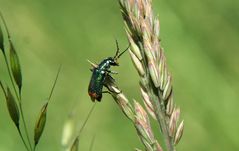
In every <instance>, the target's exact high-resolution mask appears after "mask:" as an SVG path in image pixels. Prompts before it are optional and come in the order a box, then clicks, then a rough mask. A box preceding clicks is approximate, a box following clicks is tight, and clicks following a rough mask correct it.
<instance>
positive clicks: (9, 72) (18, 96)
mask: <svg viewBox="0 0 239 151" xmlns="http://www.w3.org/2000/svg"><path fill="white" fill-rule="evenodd" d="M0 16H1V19H2V21H3V24H4V27H5V29H6V32H7V37H8V41H9V43H10V45H11V44H12V41H11V37H10V33H9V30H8V28H7V24H6V21H5V19H4V17H3V15H2V12H1V11H0ZM3 56H4V60H5V63H6V66H7V71H8V74H9V77H10V81H11V84H12V87H13V90H14V92H15V95H16V97H17V100H18V105H19V110H20V115H21V117H22V121H23V127H24V131H25V135H26V137H27V142H28V145H29V146H30V150H31V151H32V145H31V141H30V138H29V133H28V130H27V127H26V121H25V117H24V114H23V109H22V100H21V89H19V93H17V90H16V87H15V84H14V81H13V77H12V74H11V71H10V66H9V63H8V60H7V56H6V53H5V51H3ZM18 132H19V135H20V136H21V139H22V141H23V143H24V146H25V147H26V149H27V150H29V149H28V147H27V146H26V143H25V140H24V138H23V137H22V133H21V130H20V129H19V128H18Z"/></svg>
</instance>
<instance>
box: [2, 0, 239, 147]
mask: <svg viewBox="0 0 239 151" xmlns="http://www.w3.org/2000/svg"><path fill="white" fill-rule="evenodd" d="M238 9H239V1H236V0H234V1H233V0H228V1H225V0H214V1H207V0H193V1H187V0H181V1H173V0H157V1H156V0H154V11H155V12H156V13H157V14H159V18H160V23H161V25H160V26H161V39H162V45H163V47H164V49H165V53H166V57H167V63H168V66H169V69H170V71H171V73H172V75H173V80H174V94H175V96H174V98H175V101H176V104H177V105H178V106H180V107H181V112H182V116H181V117H182V118H183V119H184V120H185V133H184V136H183V139H182V141H181V142H180V144H179V145H178V146H177V149H178V150H179V151H180V150H181V151H191V150H194V151H201V150H211V151H224V150H232V151H235V150H239V137H238V134H239V130H238V128H239V120H238V117H239V112H238V106H239V101H238V98H239V93H238V91H239V81H238V76H239V68H238V65H239V59H238V56H239V51H238V48H239V11H238ZM0 10H1V11H2V12H3V14H4V16H5V19H6V21H7V24H8V27H9V30H10V33H11V35H12V40H13V42H14V44H15V46H16V48H17V51H18V54H19V57H20V61H21V66H22V69H23V82H24V83H23V101H24V104H23V108H24V112H25V115H26V118H27V121H28V129H29V130H30V133H31V136H32V133H33V128H34V124H35V119H36V118H37V116H38V112H39V110H40V108H41V106H42V105H43V103H44V102H45V99H46V98H47V96H48V95H49V92H50V87H51V86H52V83H53V80H54V78H55V75H56V72H57V68H58V66H59V64H62V65H63V66H62V71H61V74H60V77H59V81H58V83H57V86H56V89H55V93H54V95H53V97H52V102H51V103H50V106H49V110H48V119H47V125H46V129H45V132H44V134H43V136H42V139H41V141H40V143H39V146H38V147H39V148H38V150H39V151H40V150H46V151H51V150H63V149H62V147H61V135H62V127H63V124H64V122H65V120H66V118H67V115H68V114H69V112H70V111H71V110H72V109H74V110H75V111H76V115H77V120H78V122H79V125H81V124H82V122H83V120H84V119H85V117H86V115H87V113H88V111H89V110H90V108H91V106H92V102H91V101H90V98H89V97H88V95H87V87H88V82H89V79H90V76H91V72H90V70H89V68H90V65H89V63H88V62H87V61H86V60H87V59H89V60H91V61H95V62H99V61H101V60H102V59H103V58H104V57H108V56H112V55H113V54H114V51H115V41H114V40H115V38H117V39H118V41H119V44H120V48H122V49H124V48H125V47H126V46H127V39H126V35H125V32H124V27H123V23H122V18H121V14H120V10H119V6H118V3H117V0H100V1H93V0H88V1H87V0H69V1H65V0H21V1H20V0H0ZM0 62H1V63H0V79H1V80H2V79H4V80H5V79H7V74H6V67H5V64H4V62H3V57H2V55H1V56H0ZM120 64H121V66H120V67H118V68H114V70H117V71H118V72H119V75H116V76H115V78H116V79H117V81H118V84H119V85H120V87H121V88H122V89H123V91H124V92H125V94H126V95H127V96H128V98H131V100H132V99H133V98H135V99H137V100H140V101H141V98H140V92H139V88H138V77H137V73H136V71H135V69H134V68H133V65H132V63H131V61H130V57H129V55H128V54H127V55H124V56H122V58H121V59H120ZM153 127H154V129H155V131H158V129H157V125H156V124H153ZM94 135H96V140H95V145H94V149H93V150H95V151H105V150H111V151H122V150H132V149H133V148H134V147H139V148H143V146H142V145H141V143H140V141H139V139H138V137H137V135H136V133H135V130H134V127H133V126H132V124H131V123H129V121H128V120H127V119H126V118H125V117H124V116H123V114H122V113H121V111H120V110H119V108H118V107H117V106H116V104H115V102H114V101H113V100H112V98H111V97H110V96H109V95H107V94H106V95H104V97H103V100H102V102H101V103H98V104H97V106H96V110H95V111H94V112H93V115H92V117H91V118H90V120H89V122H88V123H87V126H86V128H85V130H84V131H83V133H82V135H81V137H80V150H83V151H85V150H88V148H89V145H90V141H91V139H92V137H93V136H94ZM158 136H159V137H160V134H158ZM11 150H19V151H24V148H23V144H22V142H21V141H20V138H19V136H18V134H17V131H16V129H15V127H14V125H13V123H12V122H11V120H10V118H9V115H8V112H7V109H6V104H5V100H4V97H3V94H2V93H0V151H11Z"/></svg>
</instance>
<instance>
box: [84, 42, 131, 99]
mask: <svg viewBox="0 0 239 151" xmlns="http://www.w3.org/2000/svg"><path fill="white" fill-rule="evenodd" d="M116 48H117V50H116V53H115V56H114V57H107V58H105V59H104V60H102V61H101V62H100V63H99V64H98V65H94V64H93V63H91V64H92V66H93V68H92V69H91V71H92V75H91V80H90V83H89V87H88V94H89V96H90V98H91V100H92V101H93V102H95V100H97V101H98V102H100V101H101V99H102V93H110V92H109V91H103V86H104V85H105V81H106V79H107V78H111V79H113V78H112V77H111V75H110V74H117V72H115V71H111V70H110V67H111V66H119V63H118V59H119V58H120V56H121V55H122V54H124V53H125V52H126V51H127V50H128V48H129V46H128V47H127V48H126V49H125V50H124V51H123V52H121V53H120V50H119V46H118V42H117V40H116ZM113 80H114V79H113Z"/></svg>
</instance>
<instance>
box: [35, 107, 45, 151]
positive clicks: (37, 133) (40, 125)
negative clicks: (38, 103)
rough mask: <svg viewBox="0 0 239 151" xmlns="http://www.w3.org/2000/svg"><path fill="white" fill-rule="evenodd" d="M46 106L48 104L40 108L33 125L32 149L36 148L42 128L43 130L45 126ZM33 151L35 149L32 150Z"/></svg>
mask: <svg viewBox="0 0 239 151" xmlns="http://www.w3.org/2000/svg"><path fill="white" fill-rule="evenodd" d="M47 106H48V103H45V104H44V105H43V106H42V109H41V112H40V114H39V117H38V119H37V121H36V124H35V129H34V148H36V146H37V144H38V142H39V140H40V138H41V136H42V133H43V131H44V128H45V124H46V117H47ZM34 150H35V149H34Z"/></svg>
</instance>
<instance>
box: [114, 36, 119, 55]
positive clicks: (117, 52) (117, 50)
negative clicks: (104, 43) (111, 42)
mask: <svg viewBox="0 0 239 151" xmlns="http://www.w3.org/2000/svg"><path fill="white" fill-rule="evenodd" d="M115 43H116V53H115V56H114V58H117V56H118V54H119V44H118V41H117V39H115Z"/></svg>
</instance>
